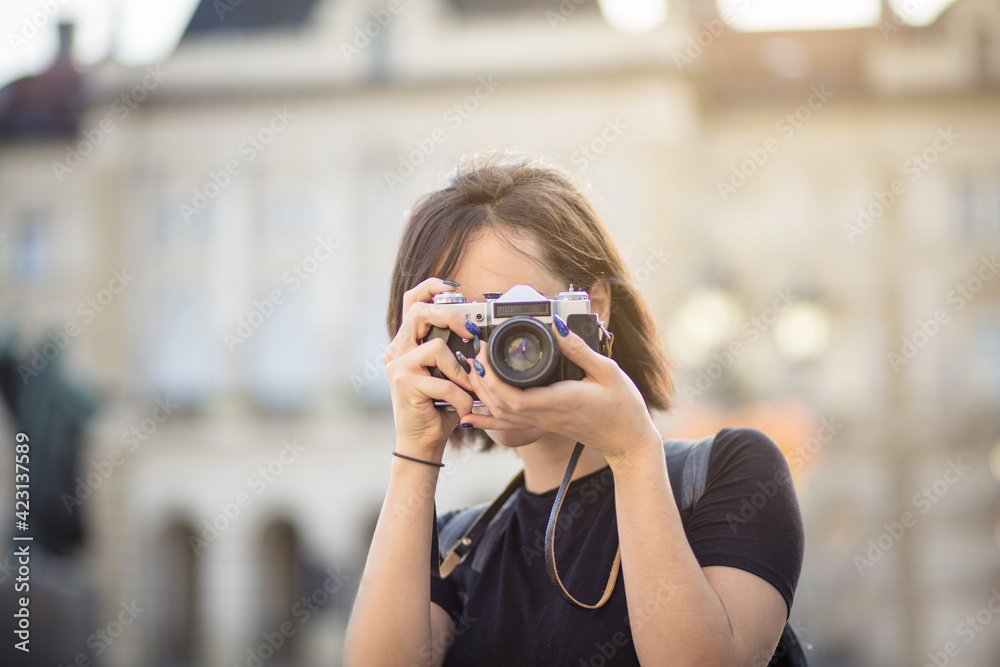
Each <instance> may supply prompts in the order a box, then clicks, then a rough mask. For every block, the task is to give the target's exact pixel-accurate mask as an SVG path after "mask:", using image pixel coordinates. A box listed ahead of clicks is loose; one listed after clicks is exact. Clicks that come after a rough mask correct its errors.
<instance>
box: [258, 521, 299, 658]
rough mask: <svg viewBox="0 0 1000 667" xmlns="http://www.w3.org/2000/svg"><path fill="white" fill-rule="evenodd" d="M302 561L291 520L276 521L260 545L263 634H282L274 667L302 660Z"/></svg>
mask: <svg viewBox="0 0 1000 667" xmlns="http://www.w3.org/2000/svg"><path fill="white" fill-rule="evenodd" d="M301 564H302V558H301V548H300V541H299V534H298V530H296V528H295V526H294V525H293V524H292V522H291V521H289V520H288V519H277V520H275V521H272V522H271V523H270V524H269V525H268V526H267V527H266V528H265V529H264V531H263V533H262V534H261V542H260V594H261V600H260V606H259V608H260V612H261V613H260V623H261V628H260V631H261V632H264V633H267V634H268V635H269V636H271V637H274V639H275V641H274V642H272V645H273V644H275V643H279V641H278V637H276V636H275V635H274V633H278V634H279V635H281V639H280V646H278V647H276V648H275V649H274V656H273V657H272V658H270V659H269V660H268V665H269V666H270V667H290V666H291V665H294V664H296V661H297V659H298V657H299V650H300V649H299V641H298V635H299V632H298V630H299V627H298V626H299V623H298V622H297V619H296V618H294V617H293V616H292V608H293V607H294V606H295V604H296V603H297V602H298V601H299V598H300V597H301V592H300V591H301V581H302V568H301Z"/></svg>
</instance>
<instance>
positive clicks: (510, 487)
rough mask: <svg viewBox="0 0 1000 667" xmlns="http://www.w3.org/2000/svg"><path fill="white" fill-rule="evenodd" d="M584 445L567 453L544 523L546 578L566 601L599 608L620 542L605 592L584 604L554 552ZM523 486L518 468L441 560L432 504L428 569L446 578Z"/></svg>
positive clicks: (616, 567) (617, 561) (608, 591)
mask: <svg viewBox="0 0 1000 667" xmlns="http://www.w3.org/2000/svg"><path fill="white" fill-rule="evenodd" d="M583 447H584V445H583V444H582V443H579V442H578V443H576V447H575V448H574V449H573V454H572V455H571V456H570V457H569V464H568V465H567V466H566V473H565V474H564V475H563V479H562V482H561V483H560V484H559V490H558V491H557V492H556V497H555V500H554V501H553V503H552V512H551V513H550V514H549V521H548V525H547V526H546V527H545V569H546V571H547V572H548V576H549V581H550V582H551V583H552V586H553V587H555V589H556V590H557V591H558V592H559V595H561V596H562V598H563V599H564V600H566V602H568V603H570V604H571V605H573V606H574V607H576V608H578V609H598V608H600V607H602V606H604V603H605V602H607V601H608V599H609V598H610V597H611V593H612V591H614V588H615V582H616V581H617V580H618V572H619V570H620V569H621V547H620V546H619V547H618V548H617V549H616V550H615V559H614V562H613V563H612V564H611V574H610V575H609V576H608V583H607V585H606V586H605V588H604V594H603V595H602V596H601V599H600V600H598V601H597V602H596V603H594V604H586V603H583V602H580V601H579V600H577V599H576V598H574V597H573V596H572V595H570V593H569V591H567V590H566V587H565V586H563V583H562V580H561V579H560V578H559V572H558V570H557V569H556V556H555V528H556V525H557V522H558V520H559V510H560V509H561V508H562V503H563V499H564V498H565V497H566V489H567V488H568V487H569V483H570V481H571V480H572V478H573V471H574V470H575V469H576V464H577V461H578V460H579V459H580V453H581V452H582V451H583ZM522 486H524V471H523V470H522V471H521V472H519V473H518V474H517V475H516V476H515V477H514V479H512V480H511V481H510V483H508V484H507V488H505V489H504V490H503V492H502V493H501V494H500V495H499V496H497V499H496V500H494V501H493V503H492V504H491V505H490V506H489V507H488V508H487V509H486V511H485V512H483V513H482V514H480V515H479V516H478V517H477V518H476V520H475V521H474V522H473V524H472V525H471V526H470V527H469V529H468V530H466V531H465V534H464V535H462V537H460V538H459V539H458V541H457V542H456V543H455V544H454V545H452V547H451V548H450V549H448V552H447V554H446V555H445V557H444V559H443V560H442V559H441V557H440V555H439V553H438V549H439V543H438V539H439V538H438V522H437V506H436V504H435V508H434V530H433V532H434V534H433V537H432V544H431V571H432V572H433V573H434V574H437V576H438V577H439V578H442V579H443V578H445V577H447V576H448V575H449V574H451V573H452V571H453V570H454V569H455V567H456V566H457V565H458V564H459V563H461V562H462V561H463V560H464V559H465V556H466V555H467V554H468V553H469V552H470V551H471V550H472V548H473V547H474V546H475V544H476V543H477V542H478V541H479V538H481V537H482V536H483V533H484V532H486V529H487V527H488V526H489V525H490V522H491V521H492V520H493V517H494V516H496V514H497V512H498V511H499V510H500V508H501V507H503V505H504V503H506V502H507V499H508V498H510V497H511V495H513V493H514V492H515V491H517V490H518V489H519V488H520V487H522Z"/></svg>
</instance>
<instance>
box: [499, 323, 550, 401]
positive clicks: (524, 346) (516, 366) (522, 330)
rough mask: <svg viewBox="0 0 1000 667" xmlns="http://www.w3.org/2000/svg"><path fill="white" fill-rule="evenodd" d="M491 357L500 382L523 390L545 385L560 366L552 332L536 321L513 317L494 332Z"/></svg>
mask: <svg viewBox="0 0 1000 667" xmlns="http://www.w3.org/2000/svg"><path fill="white" fill-rule="evenodd" d="M487 353H488V355H489V361H490V366H492V367H493V371H494V372H495V373H496V374H497V375H498V376H499V377H500V379H501V380H503V381H504V382H506V383H507V384H510V385H513V386H515V387H521V388H527V387H538V386H541V385H543V384H545V383H546V381H547V380H549V379H550V376H551V375H552V372H553V370H554V369H555V368H556V366H557V364H558V362H559V348H558V346H557V344H556V341H555V338H553V337H552V332H551V331H549V327H548V326H547V325H546V324H544V323H542V322H539V321H538V320H536V319H534V318H532V317H513V318H511V319H509V320H507V321H506V322H504V323H503V324H500V325H499V326H497V327H496V328H494V329H493V332H492V333H491V335H490V341H489V347H488V349H487Z"/></svg>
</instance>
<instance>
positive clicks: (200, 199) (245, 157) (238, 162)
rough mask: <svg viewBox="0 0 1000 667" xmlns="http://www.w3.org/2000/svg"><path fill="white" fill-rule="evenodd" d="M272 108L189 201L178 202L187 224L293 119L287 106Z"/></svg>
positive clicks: (179, 210) (196, 189)
mask: <svg viewBox="0 0 1000 667" xmlns="http://www.w3.org/2000/svg"><path fill="white" fill-rule="evenodd" d="M271 111H272V113H271V117H270V118H269V119H268V120H267V121H266V122H265V123H264V125H262V126H261V128H260V129H259V130H257V131H256V132H255V133H253V134H248V135H247V137H246V139H244V140H243V141H241V142H240V143H239V145H238V146H237V147H236V156H237V157H234V158H232V159H229V160H227V161H226V163H225V164H224V165H223V168H222V169H220V170H218V171H214V170H209V172H208V178H209V180H208V181H207V182H205V183H204V184H203V185H202V186H201V187H195V188H194V190H193V191H192V197H191V201H190V203H188V202H181V203H180V204H178V205H177V210H178V212H179V213H180V214H181V217H182V218H183V219H184V223H185V224H190V223H191V219H192V218H194V217H196V216H198V215H200V214H201V212H202V211H204V210H205V209H206V208H208V205H209V204H210V203H212V201H213V200H215V199H216V198H217V197H218V196H219V195H220V194H222V192H223V190H225V189H226V188H228V187H229V185H230V184H231V183H232V182H233V178H234V177H235V176H239V175H240V173H242V171H243V166H244V165H247V164H250V163H251V162H253V161H254V160H256V159H257V156H258V155H260V154H261V152H263V151H264V150H265V149H266V148H267V147H268V146H270V145H271V142H273V141H274V139H275V137H277V136H278V135H279V134H281V133H282V132H284V131H285V130H286V129H287V128H288V126H289V124H290V121H291V120H292V119H293V118H295V116H294V115H293V114H290V113H288V108H287V107H282V108H281V109H280V110H279V109H278V108H277V107H274V108H273V109H271Z"/></svg>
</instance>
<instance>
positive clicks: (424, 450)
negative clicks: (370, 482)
mask: <svg viewBox="0 0 1000 667" xmlns="http://www.w3.org/2000/svg"><path fill="white" fill-rule="evenodd" d="M395 451H397V452H399V453H400V454H402V455H403V456H409V457H411V458H415V459H420V460H421V461H427V462H428V463H441V461H442V459H443V458H444V444H443V443H442V444H440V445H436V446H435V445H426V444H421V443H417V442H411V441H407V440H397V441H396V448H395ZM393 458H394V459H399V458H400V457H398V456H393ZM400 460H402V461H405V460H406V459H400ZM410 463H412V464H413V465H422V464H420V463H416V462H410ZM424 467H425V468H431V467H437V466H424Z"/></svg>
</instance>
